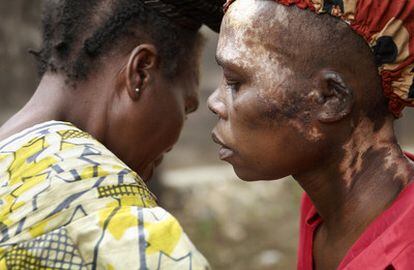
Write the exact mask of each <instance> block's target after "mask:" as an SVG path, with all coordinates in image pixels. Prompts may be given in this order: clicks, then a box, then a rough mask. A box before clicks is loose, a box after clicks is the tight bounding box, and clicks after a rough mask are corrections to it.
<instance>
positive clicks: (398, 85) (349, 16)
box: [225, 0, 414, 117]
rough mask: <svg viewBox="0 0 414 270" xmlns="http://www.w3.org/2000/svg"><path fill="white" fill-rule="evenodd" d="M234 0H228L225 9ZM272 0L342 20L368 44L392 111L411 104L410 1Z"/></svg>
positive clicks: (413, 21) (413, 49) (413, 16)
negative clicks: (327, 14)
mask: <svg viewBox="0 0 414 270" xmlns="http://www.w3.org/2000/svg"><path fill="white" fill-rule="evenodd" d="M234 1H235V0H228V1H227V3H226V5H225V10H227V8H228V7H229V6H230V5H231V3H233V2H234ZM240 1H242V0H240ZM273 1H275V2H277V3H280V4H283V5H288V6H289V5H296V6H297V7H299V8H302V9H309V10H311V11H314V12H315V13H317V14H321V13H329V14H331V15H332V16H335V17H338V18H340V19H342V20H343V21H345V22H346V23H347V24H348V25H349V26H350V27H351V28H352V29H353V30H354V31H355V32H356V33H358V34H359V35H360V36H362V37H363V38H364V39H365V40H366V42H367V43H368V44H369V45H370V47H371V49H372V51H373V53H374V55H375V60H376V63H377V65H378V69H379V73H380V75H381V78H382V85H383V90H384V93H385V95H386V96H387V97H388V98H389V100H390V102H389V109H390V110H391V112H392V113H393V114H394V115H395V116H396V117H400V115H401V112H402V110H403V109H404V107H406V106H414V1H413V0H273Z"/></svg>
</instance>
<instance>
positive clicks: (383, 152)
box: [295, 120, 414, 238]
mask: <svg viewBox="0 0 414 270" xmlns="http://www.w3.org/2000/svg"><path fill="white" fill-rule="evenodd" d="M341 153H342V155H341ZM295 178H296V179H297V180H298V182H299V183H300V184H301V186H302V187H303V188H304V190H305V191H306V192H307V194H308V195H309V196H310V198H311V200H312V202H313V203H314V205H315V207H316V208H317V210H318V213H319V215H320V216H321V217H322V219H323V221H324V229H325V230H326V232H327V235H328V237H329V236H332V237H331V238H334V236H335V235H336V236H339V237H340V236H341V235H342V236H343V235H346V234H353V233H354V234H356V235H359V234H360V233H362V232H363V230H364V229H365V228H366V226H367V225H369V223H371V222H372V221H373V220H374V219H375V218H376V217H377V216H378V215H380V214H381V213H382V212H383V211H384V210H385V209H386V208H387V207H388V206H390V204H391V203H392V202H393V201H394V200H395V198H396V197H397V196H398V194H399V193H400V192H401V190H402V189H403V188H404V187H405V186H407V185H408V184H409V182H410V181H411V180H412V179H413V178H414V166H413V163H412V162H410V161H409V160H408V159H407V158H406V157H405V156H404V154H403V152H402V150H401V149H400V147H399V145H398V144H397V142H396V139H395V135H394V131H393V123H392V120H389V121H387V122H386V124H385V125H384V126H383V127H382V128H381V129H380V130H378V131H375V128H374V125H373V123H372V122H370V121H368V120H364V121H361V122H360V124H359V125H358V126H357V127H356V128H355V130H354V132H353V134H352V135H351V138H350V139H349V141H348V142H347V143H346V144H345V145H343V146H341V147H340V149H338V151H333V157H331V158H328V159H327V160H326V163H325V164H324V166H319V168H318V169H316V170H313V171H311V172H307V173H305V174H302V175H296V176H295Z"/></svg>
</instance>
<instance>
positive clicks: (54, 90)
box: [0, 74, 106, 140]
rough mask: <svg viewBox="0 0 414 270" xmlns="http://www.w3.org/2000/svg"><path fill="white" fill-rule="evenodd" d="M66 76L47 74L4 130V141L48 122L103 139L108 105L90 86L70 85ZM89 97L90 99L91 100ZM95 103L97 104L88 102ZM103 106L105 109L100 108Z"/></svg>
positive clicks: (0, 135) (2, 136)
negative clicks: (72, 127) (74, 127)
mask: <svg viewBox="0 0 414 270" xmlns="http://www.w3.org/2000/svg"><path fill="white" fill-rule="evenodd" d="M65 80H66V79H65V77H63V76H59V75H56V74H53V75H45V76H44V77H43V78H42V80H41V81H40V83H39V86H38V88H37V89H36V91H35V93H34V95H33V96H32V98H31V99H30V100H29V102H28V103H27V104H26V105H25V106H24V107H23V108H22V109H21V110H20V111H19V112H18V113H17V114H15V115H14V116H13V117H12V118H10V119H9V120H8V121H7V122H6V123H5V124H4V125H3V126H2V127H1V128H0V140H1V139H4V138H6V137H8V136H10V135H12V134H14V133H16V132H19V131H21V130H23V129H25V128H28V127H31V126H33V125H35V124H39V123H43V122H46V121H51V120H56V121H66V122H71V123H73V124H74V125H76V126H77V127H79V128H81V129H82V130H85V131H87V132H89V133H90V134H92V135H93V136H95V137H96V138H98V137H100V136H101V134H102V132H101V130H100V126H101V125H100V124H101V123H99V121H97V120H99V119H102V117H98V116H99V114H100V113H103V112H104V111H103V110H104V108H106V106H104V104H101V103H102V100H100V98H99V96H98V95H95V96H94V97H93V98H92V99H91V97H90V95H93V93H94V91H93V89H91V87H90V86H88V85H87V84H86V83H79V84H77V85H76V87H71V86H68V85H67V83H66V82H65ZM88 95H89V97H87V96H88ZM88 100H94V102H93V103H94V104H90V103H88V102H86V101H88ZM99 104H101V105H102V106H99Z"/></svg>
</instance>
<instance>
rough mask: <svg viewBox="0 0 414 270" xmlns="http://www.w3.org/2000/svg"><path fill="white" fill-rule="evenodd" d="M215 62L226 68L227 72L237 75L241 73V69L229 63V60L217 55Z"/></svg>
mask: <svg viewBox="0 0 414 270" xmlns="http://www.w3.org/2000/svg"><path fill="white" fill-rule="evenodd" d="M216 62H217V64H218V65H219V66H221V67H222V68H226V69H229V70H231V71H234V72H237V73H243V69H242V68H241V67H240V66H239V65H237V64H235V63H233V62H230V61H229V60H227V59H225V58H223V57H221V56H220V55H218V54H216Z"/></svg>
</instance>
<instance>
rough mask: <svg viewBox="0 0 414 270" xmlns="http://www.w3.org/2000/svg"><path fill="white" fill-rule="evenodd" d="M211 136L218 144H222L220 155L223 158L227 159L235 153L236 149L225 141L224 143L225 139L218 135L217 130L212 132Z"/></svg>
mask: <svg viewBox="0 0 414 270" xmlns="http://www.w3.org/2000/svg"><path fill="white" fill-rule="evenodd" d="M211 138H212V139H213V141H214V142H215V143H216V144H218V145H220V146H221V148H220V150H219V157H220V159H221V160H227V159H229V158H231V157H232V156H233V155H234V151H233V150H232V149H231V148H230V147H228V146H227V145H226V144H225V143H223V141H222V140H221V139H220V138H219V137H218V136H217V134H216V133H215V132H213V133H212V134H211Z"/></svg>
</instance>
